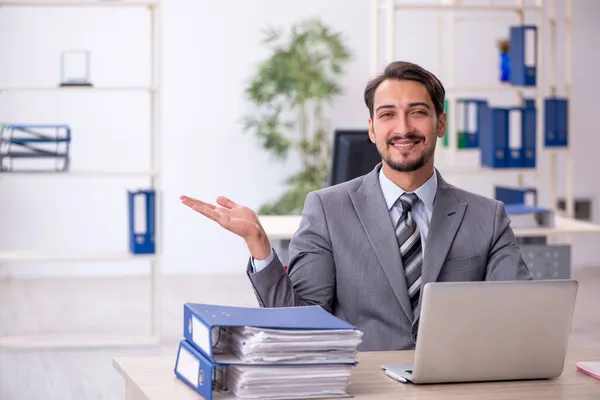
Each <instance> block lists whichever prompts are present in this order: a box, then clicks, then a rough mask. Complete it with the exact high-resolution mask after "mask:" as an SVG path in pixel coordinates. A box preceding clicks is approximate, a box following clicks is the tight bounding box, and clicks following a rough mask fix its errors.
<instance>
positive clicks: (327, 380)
mask: <svg viewBox="0 0 600 400" xmlns="http://www.w3.org/2000/svg"><path fill="white" fill-rule="evenodd" d="M353 367H354V364H343V365H340V364H338V365H335V364H329V365H306V364H304V365H268V366H266V365H240V364H237V365H236V364H229V363H224V362H215V361H212V360H211V359H210V358H208V357H207V356H206V355H205V354H204V353H202V352H201V351H199V350H198V349H197V348H195V347H194V346H193V345H192V344H191V343H189V342H188V341H187V340H181V341H180V343H179V348H178V351H177V358H176V361H175V368H174V373H175V375H176V376H177V378H179V379H180V380H181V381H182V382H184V383H185V384H186V385H188V386H189V387H191V388H192V389H193V390H194V391H196V392H197V393H199V394H200V395H201V396H203V397H204V399H206V400H212V399H213V398H217V397H218V399H235V398H240V397H245V396H244V395H247V396H249V397H254V398H271V399H273V398H291V397H292V396H293V397H297V398H332V397H352V396H351V395H349V394H348V392H347V389H348V386H349V383H350V378H351V371H352V368H353ZM265 379H267V381H266V382H265ZM252 382H254V383H252ZM257 392H258V393H257ZM257 395H262V396H261V397H256V396H257Z"/></svg>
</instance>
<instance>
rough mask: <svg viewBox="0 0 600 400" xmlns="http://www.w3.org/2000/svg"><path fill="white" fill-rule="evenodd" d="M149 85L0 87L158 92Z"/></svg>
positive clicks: (8, 90)
mask: <svg viewBox="0 0 600 400" xmlns="http://www.w3.org/2000/svg"><path fill="white" fill-rule="evenodd" d="M156 91H157V89H156V88H153V87H149V86H122V87H118V86H91V87H90V86H46V87H43V86H38V87H35V86H33V87H17V86H15V87H0V93H2V92H156Z"/></svg>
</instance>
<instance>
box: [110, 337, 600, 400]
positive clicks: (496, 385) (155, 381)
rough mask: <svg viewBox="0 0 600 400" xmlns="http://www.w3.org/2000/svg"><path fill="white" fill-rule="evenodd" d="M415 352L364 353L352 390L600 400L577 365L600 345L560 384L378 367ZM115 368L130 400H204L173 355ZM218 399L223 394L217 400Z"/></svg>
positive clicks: (574, 356) (428, 397) (599, 389)
mask: <svg viewBox="0 0 600 400" xmlns="http://www.w3.org/2000/svg"><path fill="white" fill-rule="evenodd" d="M412 356H413V352H412V351H405V352H404V351H393V352H379V353H377V352H375V353H369V352H366V353H360V355H359V362H360V363H359V365H358V366H357V367H356V368H355V370H354V372H353V382H352V384H351V386H350V392H351V394H353V395H354V396H355V399H356V400H362V399H392V398H395V399H402V400H412V399H420V400H435V399H461V400H468V399H478V400H480V399H489V400H505V399H528V398H529V399H541V398H543V399H546V400H548V399H569V400H574V399H590V400H591V399H600V381H598V380H596V379H593V378H591V377H589V376H587V375H584V374H582V373H581V372H577V370H576V369H575V363H576V362H577V361H582V360H600V342H599V343H596V344H588V345H587V346H582V345H578V347H577V348H571V349H570V351H569V354H568V356H567V361H566V364H565V369H564V371H563V374H562V376H561V377H559V378H558V379H555V380H539V381H518V382H492V383H466V384H444V385H412V384H403V383H398V382H396V381H394V380H392V379H390V378H388V377H387V376H386V375H385V374H384V373H383V371H381V370H380V368H379V365H380V364H382V363H386V362H401V363H410V362H412ZM113 365H114V367H115V368H116V369H117V371H119V373H120V374H121V376H122V377H123V378H124V379H125V386H126V396H125V398H126V399H127V400H199V399H201V396H200V395H198V394H197V393H196V392H194V391H193V390H192V389H191V388H189V387H187V386H186V385H185V384H184V383H183V382H181V381H179V379H177V378H176V377H175V375H174V373H173V367H174V366H175V358H174V356H173V357H154V358H153V357H132V358H115V359H114V361H113ZM216 398H218V396H217V397H216Z"/></svg>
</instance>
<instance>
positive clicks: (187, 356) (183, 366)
mask: <svg viewBox="0 0 600 400" xmlns="http://www.w3.org/2000/svg"><path fill="white" fill-rule="evenodd" d="M177 372H178V373H179V374H180V375H181V376H182V377H183V378H184V379H186V380H187V381H188V383H189V384H190V385H192V386H193V387H194V388H198V385H199V380H200V373H199V372H200V361H199V360H198V359H196V358H195V357H194V356H193V355H192V354H191V353H190V352H189V351H188V350H187V349H186V348H185V347H183V346H180V348H179V358H178V359H177Z"/></svg>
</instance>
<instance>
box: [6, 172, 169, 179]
mask: <svg viewBox="0 0 600 400" xmlns="http://www.w3.org/2000/svg"><path fill="white" fill-rule="evenodd" d="M11 175H12V176H14V177H18V178H19V179H21V178H23V177H41V176H44V177H47V176H51V177H52V178H134V177H147V178H152V177H155V176H157V175H158V173H157V172H154V171H143V170H73V171H65V172H61V171H0V180H1V179H2V178H7V177H10V176H11Z"/></svg>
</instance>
